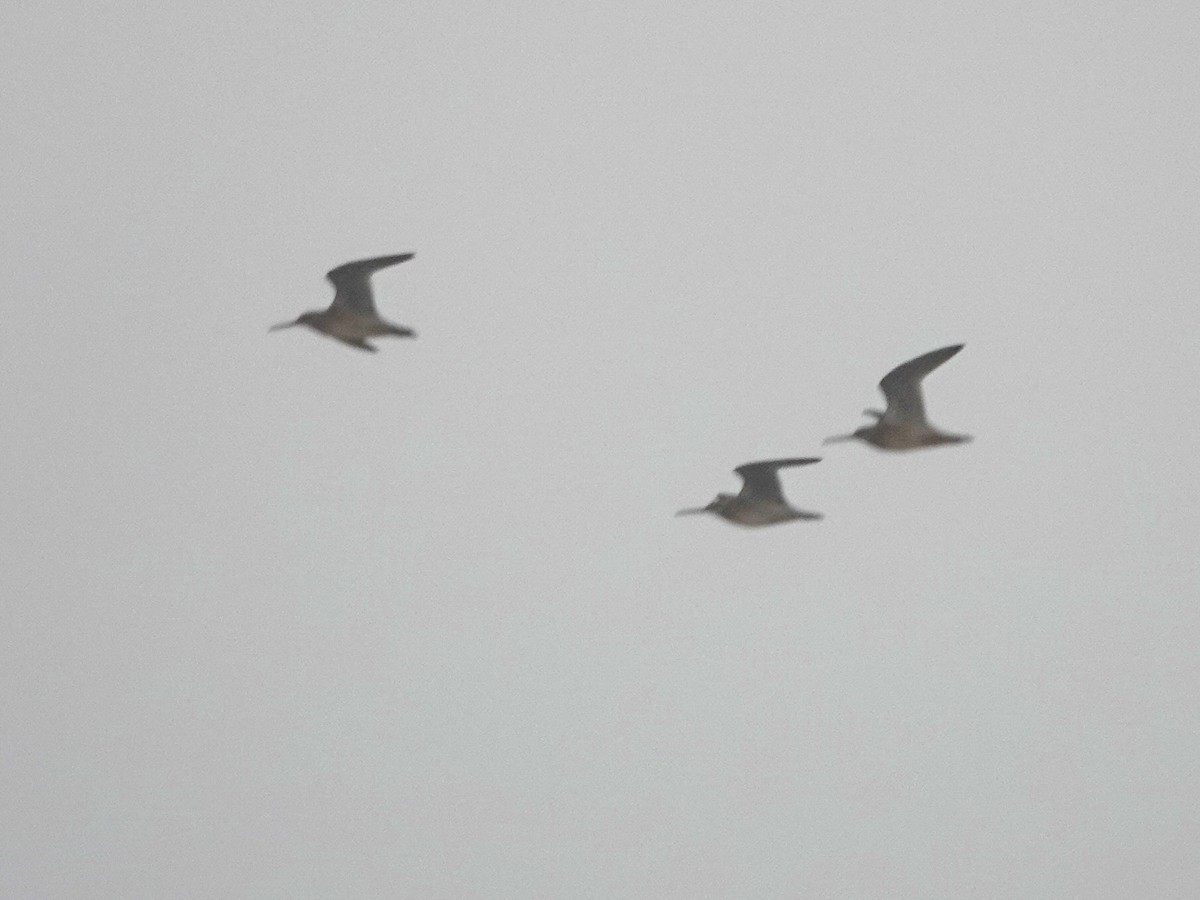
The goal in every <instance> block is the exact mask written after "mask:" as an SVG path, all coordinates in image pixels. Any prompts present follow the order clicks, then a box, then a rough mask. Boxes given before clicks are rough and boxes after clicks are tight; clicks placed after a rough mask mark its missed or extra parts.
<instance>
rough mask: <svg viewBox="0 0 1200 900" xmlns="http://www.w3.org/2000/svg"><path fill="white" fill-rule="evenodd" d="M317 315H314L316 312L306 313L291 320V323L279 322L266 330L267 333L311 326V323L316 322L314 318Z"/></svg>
mask: <svg viewBox="0 0 1200 900" xmlns="http://www.w3.org/2000/svg"><path fill="white" fill-rule="evenodd" d="M318 315H320V314H319V313H316V312H306V313H304V314H303V315H301V316H300V317H299V318H297V319H293V320H292V321H291V322H280V323H279V324H278V325H272V326H271V327H270V328H268V329H267V330H268V331H280V330H282V329H284V328H293V327H295V326H296V325H309V326H311V325H312V323H313V322H314V321H315V320H316V317H317V316H318Z"/></svg>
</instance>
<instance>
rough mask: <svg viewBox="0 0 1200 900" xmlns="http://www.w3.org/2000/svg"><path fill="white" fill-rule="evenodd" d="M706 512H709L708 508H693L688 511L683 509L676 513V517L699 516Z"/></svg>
mask: <svg viewBox="0 0 1200 900" xmlns="http://www.w3.org/2000/svg"><path fill="white" fill-rule="evenodd" d="M706 512H708V507H707V506H693V507H690V508H688V509H681V510H680V511H679V512H677V513H675V515H677V516H697V515H699V514H700V513H706Z"/></svg>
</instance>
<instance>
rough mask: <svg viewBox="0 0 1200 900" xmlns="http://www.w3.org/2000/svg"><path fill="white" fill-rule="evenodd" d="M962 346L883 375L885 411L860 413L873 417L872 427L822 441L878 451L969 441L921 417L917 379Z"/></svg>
mask: <svg viewBox="0 0 1200 900" xmlns="http://www.w3.org/2000/svg"><path fill="white" fill-rule="evenodd" d="M964 346H965V345H963V344H955V345H954V346H952V347H942V348H941V349H940V350H931V351H930V352H928V353H925V354H923V355H921V356H918V357H917V358H916V359H910V360H909V361H908V362H906V363H903V364H901V365H899V366H896V368H894V369H892V371H890V372H888V373H887V374H886V375H884V376H883V381H881V382H879V388H880V390H882V391H883V396H884V397H886V398H887V409H885V410H884V411H883V412H880V411H879V410H877V409H867V410H864V411H863V415H864V416H873V417H874V418H875V424H874V425H864V426H863V427H862V428H859V429H858V430H857V431H855V432H854V433H853V434H840V435H836V436H834V437H831V438H828V439H826V441H825V443H826V444H832V443H835V442H837V441H852V440H855V439H856V438H857V439H858V440H860V441H866V442H867V443H868V444H872V445H874V446H876V447H879V448H880V449H882V450H916V449H917V448H918V447H935V446H937V445H938V444H961V443H963V442H964V441H969V440H971V438H970V436H969V435H965V434H948V433H947V432H944V431H939V430H938V429H936V428H934V427H933V426H932V425H930V424H929V420H928V419H926V418H925V401H924V400H923V399H922V398H921V379H922V378H924V377H925V376H926V375H928V374H929V373H930V372H932V371H933V370H934V369H936V368H937V367H938V366H940V365H941V364H942V363H944V362H945V361H946V360H948V359H949V358H950V357H952V356H954V354H956V353H958V351H959V350H961V349H962V348H963V347H964Z"/></svg>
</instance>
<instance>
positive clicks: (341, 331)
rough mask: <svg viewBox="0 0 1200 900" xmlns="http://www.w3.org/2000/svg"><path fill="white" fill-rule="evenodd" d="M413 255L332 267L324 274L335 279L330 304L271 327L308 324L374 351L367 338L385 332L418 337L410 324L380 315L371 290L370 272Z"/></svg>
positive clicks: (276, 328) (350, 343) (323, 332)
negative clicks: (395, 322) (394, 322)
mask: <svg viewBox="0 0 1200 900" xmlns="http://www.w3.org/2000/svg"><path fill="white" fill-rule="evenodd" d="M413 256H415V254H413V253H400V254H398V255H396V256H376V257H374V258H372V259H360V260H357V261H355V262H348V263H344V264H343V265H340V266H338V267H337V268H335V269H330V270H329V272H328V273H327V274H326V275H325V277H326V278H328V279H329V280H330V281H331V282H332V283H333V286H334V289H335V293H334V295H333V302H332V303H331V304H329V308H328V309H325V310H314V311H312V312H306V313H304V314H303V315H302V316H300V318H298V319H296V320H295V321H294V322H281V323H280V324H278V325H275V326H273V327H272V328H271V329H270V330H271V331H278V330H279V329H281V328H291V327H292V326H294V325H307V326H308V327H309V328H312V329H313V330H314V331H319V332H321V333H322V334H327V335H329V336H330V337H331V338H336V339H337V340H339V341H341V342H342V343H343V344H349V345H350V346H351V347H357V348H358V349H359V350H369V351H371V352H372V353H374V352H375V350H376V348H375V347H373V346H371V345H370V344H369V343H367V338H372V337H382V336H384V335H395V336H396V337H416V335H417V333H416V332H415V331H413V330H412V329H411V328H404V327H402V326H400V325H393V324H392V323H391V322H388V321H386V320H384V319H382V318H380V316H379V313H378V312H376V311H375V296H374V294H372V292H371V274H372V273H373V272H377V271H378V270H380V269H386V268H387V267H388V266H394V265H396V264H397V263H402V262H406V261H407V260H410V259H412V258H413Z"/></svg>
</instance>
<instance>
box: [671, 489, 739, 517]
mask: <svg viewBox="0 0 1200 900" xmlns="http://www.w3.org/2000/svg"><path fill="white" fill-rule="evenodd" d="M732 499H733V494H717V498H716V499H715V500H713V502H712V503H710V504H708V506H694V507H691V508H690V509H681V510H680V511H679V512H677V513H675V515H677V516H697V515H699V514H700V513H706V512H717V511H718V510H720V509H721V507H723V506H724V505H725V504H726V503H728V502H729V501H730V500H732Z"/></svg>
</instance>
